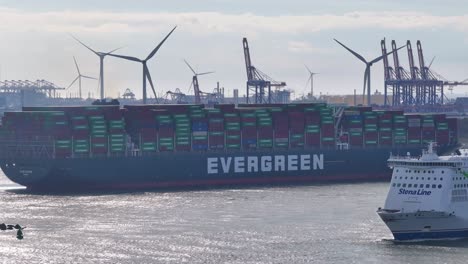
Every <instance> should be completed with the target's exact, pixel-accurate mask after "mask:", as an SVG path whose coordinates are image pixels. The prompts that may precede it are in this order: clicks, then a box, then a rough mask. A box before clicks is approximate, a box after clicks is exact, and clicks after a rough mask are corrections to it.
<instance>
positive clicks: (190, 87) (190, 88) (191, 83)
mask: <svg viewBox="0 0 468 264" xmlns="http://www.w3.org/2000/svg"><path fill="white" fill-rule="evenodd" d="M192 86H193V80H192V81H191V82H190V86H189V88H188V92H187V93H190V91H191V90H192Z"/></svg>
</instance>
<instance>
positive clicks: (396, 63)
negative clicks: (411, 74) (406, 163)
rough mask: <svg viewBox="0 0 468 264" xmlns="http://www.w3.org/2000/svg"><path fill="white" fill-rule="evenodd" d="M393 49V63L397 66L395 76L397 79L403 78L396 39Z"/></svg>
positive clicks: (393, 42)
mask: <svg viewBox="0 0 468 264" xmlns="http://www.w3.org/2000/svg"><path fill="white" fill-rule="evenodd" d="M392 50H393V63H394V66H395V77H396V79H397V80H401V71H400V60H399V59H398V51H397V46H396V42H395V40H392Z"/></svg>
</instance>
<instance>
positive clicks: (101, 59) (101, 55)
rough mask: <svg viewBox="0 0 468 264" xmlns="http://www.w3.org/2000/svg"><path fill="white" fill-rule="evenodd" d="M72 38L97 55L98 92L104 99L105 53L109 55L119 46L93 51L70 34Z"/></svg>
mask: <svg viewBox="0 0 468 264" xmlns="http://www.w3.org/2000/svg"><path fill="white" fill-rule="evenodd" d="M71 37H72V38H74V39H75V40H76V41H78V42H79V43H80V44H81V45H83V46H84V47H85V48H87V49H89V50H90V51H91V52H92V53H94V54H96V55H97V56H98V57H99V80H100V85H99V86H100V90H101V91H100V93H101V100H103V99H104V57H106V56H107V55H110V54H111V53H112V52H114V51H116V50H119V49H121V48H116V49H114V50H111V51H109V52H101V51H95V50H93V49H92V48H90V47H88V46H86V45H85V44H84V43H83V42H81V41H80V40H79V39H77V38H75V36H73V35H71Z"/></svg>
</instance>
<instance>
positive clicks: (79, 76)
mask: <svg viewBox="0 0 468 264" xmlns="http://www.w3.org/2000/svg"><path fill="white" fill-rule="evenodd" d="M73 61H75V66H76V71H77V72H78V76H77V77H76V78H75V80H73V82H71V83H70V85H69V86H68V87H67V89H68V88H70V87H71V86H72V85H73V84H74V83H75V82H76V81H77V80H78V87H79V96H80V98H83V97H82V96H81V78H85V79H92V80H97V79H96V78H94V77H90V76H86V75H82V74H81V72H80V68H79V67H78V63H76V58H75V56H73Z"/></svg>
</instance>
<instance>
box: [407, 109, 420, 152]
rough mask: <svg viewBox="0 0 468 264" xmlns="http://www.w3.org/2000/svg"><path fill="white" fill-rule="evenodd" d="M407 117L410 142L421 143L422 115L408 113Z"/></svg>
mask: <svg viewBox="0 0 468 264" xmlns="http://www.w3.org/2000/svg"><path fill="white" fill-rule="evenodd" d="M406 119H407V122H408V144H410V145H421V117H420V116H419V115H408V116H406Z"/></svg>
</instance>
